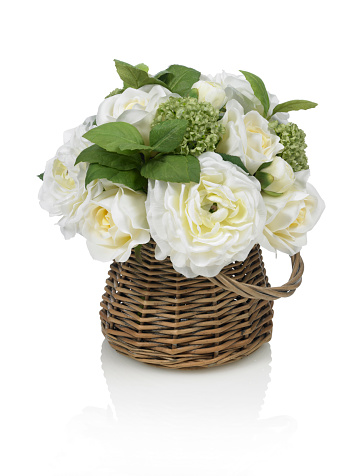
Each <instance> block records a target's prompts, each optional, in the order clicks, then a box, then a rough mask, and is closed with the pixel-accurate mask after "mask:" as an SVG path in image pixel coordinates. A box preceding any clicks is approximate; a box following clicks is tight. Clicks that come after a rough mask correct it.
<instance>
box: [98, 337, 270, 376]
mask: <svg viewBox="0 0 362 476" xmlns="http://www.w3.org/2000/svg"><path fill="white" fill-rule="evenodd" d="M102 332H103V335H104V337H105V338H106V340H107V341H108V344H109V345H110V346H111V347H112V348H113V349H114V350H116V351H117V352H118V353H119V354H122V355H126V356H127V357H130V358H131V359H134V360H137V361H138V362H143V363H145V364H149V365H153V366H156V367H162V368H172V369H189V370H191V369H204V368H207V367H218V366H220V365H225V364H231V363H233V362H236V361H238V360H241V359H243V358H244V357H247V356H248V355H250V354H252V353H253V352H255V351H256V350H258V349H259V348H260V347H261V346H262V345H263V344H266V343H267V342H269V341H270V340H271V337H272V329H270V333H269V334H267V335H266V334H264V336H263V338H260V339H257V340H256V341H255V340H254V341H253V345H251V346H249V347H246V348H245V350H244V351H243V350H239V351H238V352H232V353H230V354H229V355H225V354H222V355H220V356H217V357H214V358H212V359H210V358H208V359H205V360H197V361H196V360H191V361H190V360H189V361H185V362H180V360H179V359H172V358H169V359H165V358H164V357H163V358H162V359H156V358H153V359H147V358H145V357H144V356H140V355H139V354H138V353H136V354H134V355H133V354H132V353H130V351H129V350H128V349H126V348H124V347H123V345H122V343H121V342H119V341H117V340H114V339H111V338H109V334H107V333H106V332H104V331H102Z"/></svg>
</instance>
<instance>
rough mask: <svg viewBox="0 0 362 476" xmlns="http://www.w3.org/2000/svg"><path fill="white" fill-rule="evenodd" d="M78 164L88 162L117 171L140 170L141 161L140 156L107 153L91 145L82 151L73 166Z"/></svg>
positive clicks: (97, 146)
mask: <svg viewBox="0 0 362 476" xmlns="http://www.w3.org/2000/svg"><path fill="white" fill-rule="evenodd" d="M80 162H88V163H90V164H99V165H105V166H106V167H111V168H113V169H117V170H132V169H140V168H141V166H142V159H141V156H140V154H134V155H121V154H116V153H115V152H108V151H107V150H105V149H102V148H101V147H99V145H96V144H95V145H91V146H90V147H88V148H87V149H85V150H83V151H82V152H81V153H80V154H79V155H78V157H77V160H76V161H75V165H76V164H79V163H80Z"/></svg>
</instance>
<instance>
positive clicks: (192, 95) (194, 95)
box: [189, 88, 199, 99]
mask: <svg viewBox="0 0 362 476" xmlns="http://www.w3.org/2000/svg"><path fill="white" fill-rule="evenodd" d="M189 98H195V99H199V90H198V89H196V88H192V89H191V91H190V92H189Z"/></svg>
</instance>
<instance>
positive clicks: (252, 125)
mask: <svg viewBox="0 0 362 476" xmlns="http://www.w3.org/2000/svg"><path fill="white" fill-rule="evenodd" d="M243 113H244V110H243V108H242V107H241V106H240V104H239V103H238V102H237V101H235V100H234V99H232V100H230V101H228V102H227V103H226V112H225V115H224V117H223V118H222V121H221V122H222V124H223V125H224V126H225V129H226V132H225V134H224V135H223V137H222V139H221V141H220V142H219V144H218V146H217V148H216V151H217V152H222V153H225V154H230V155H237V156H239V157H240V158H241V160H242V161H243V162H244V164H245V166H246V168H247V169H248V170H249V172H250V173H251V174H252V175H253V174H255V172H256V171H257V170H258V168H259V167H260V166H261V164H263V163H265V162H271V161H272V160H273V158H274V156H275V155H276V154H278V152H280V151H281V150H282V149H283V146H282V145H281V144H280V139H279V137H278V136H277V135H276V134H274V133H273V131H271V130H270V129H269V123H268V121H267V120H266V119H265V118H264V117H262V116H261V115H260V114H259V113H258V112H257V111H250V112H248V113H247V114H245V115H244V114H243Z"/></svg>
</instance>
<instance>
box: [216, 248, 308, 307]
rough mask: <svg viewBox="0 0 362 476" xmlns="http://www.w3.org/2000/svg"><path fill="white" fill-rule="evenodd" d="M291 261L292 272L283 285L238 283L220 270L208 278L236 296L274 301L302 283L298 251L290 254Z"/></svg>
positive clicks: (302, 270)
mask: <svg viewBox="0 0 362 476" xmlns="http://www.w3.org/2000/svg"><path fill="white" fill-rule="evenodd" d="M291 261H292V274H291V275H290V278H289V281H288V282H287V283H286V284H284V285H283V286H278V287H274V288H272V287H265V288H263V287H261V286H254V285H252V284H247V283H238V282H236V281H235V280H234V279H232V278H229V277H228V276H225V275H224V274H223V273H222V272H221V273H219V274H218V275H217V276H215V277H214V278H209V280H210V281H211V282H212V283H214V284H216V285H217V286H220V287H221V288H223V289H225V290H227V291H232V292H234V293H235V294H237V295H238V296H243V297H246V298H250V299H267V300H268V301H275V300H276V299H280V298H281V297H288V296H291V295H292V294H294V292H295V290H296V289H297V288H299V286H300V285H301V284H302V275H303V272H304V263H303V260H302V257H301V256H300V253H297V254H295V255H294V256H291Z"/></svg>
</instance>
